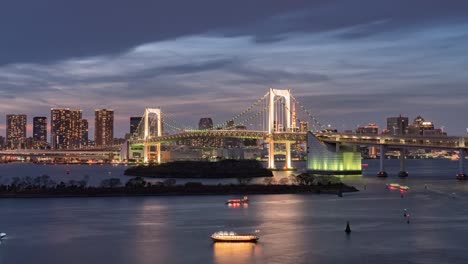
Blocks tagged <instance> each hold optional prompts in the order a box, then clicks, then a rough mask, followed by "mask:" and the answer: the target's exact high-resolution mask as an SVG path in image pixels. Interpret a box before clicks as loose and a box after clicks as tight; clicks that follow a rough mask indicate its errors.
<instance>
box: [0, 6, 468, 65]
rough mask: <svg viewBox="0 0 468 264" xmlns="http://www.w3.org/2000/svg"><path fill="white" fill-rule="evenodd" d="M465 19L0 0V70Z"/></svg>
mask: <svg viewBox="0 0 468 264" xmlns="http://www.w3.org/2000/svg"><path fill="white" fill-rule="evenodd" d="M466 16H468V2H466V1H458V0H453V1H444V0H413V1H403V0H399V1H385V0H360V1H346V0H343V1H318V0H315V1H282V0H257V1H219V0H200V1H183V0H174V1H153V0H141V1H137V2H133V1H126V0H100V1H91V0H82V1H64V0H35V1H29V0H6V1H2V3H1V6H0V32H2V41H0V50H2V53H1V55H0V65H1V64H7V63H15V62H46V61H54V60H60V59H64V58H70V57H83V56H93V55H102V54H114V53H119V52H124V51H126V50H127V49H129V48H132V47H134V46H137V45H140V44H143V43H148V42H153V41H160V40H166V39H174V38H177V37H181V36H186V35H193V34H200V33H206V32H217V33H219V34H226V35H236V34H237V35H252V36H255V39H256V40H257V41H259V42H271V41H278V40H281V39H283V38H282V37H281V35H282V34H284V33H291V32H324V31H330V30H336V29H341V28H346V27H353V26H358V25H366V24H369V23H374V22H376V21H388V22H387V23H385V26H381V27H378V28H359V29H356V30H354V31H353V32H348V33H346V34H343V35H342V37H345V38H357V37H364V36H367V35H369V34H375V33H381V32H382V31H385V30H389V29H394V28H399V27H407V26H409V25H412V24H414V23H429V22H432V21H434V20H438V19H457V18H466Z"/></svg>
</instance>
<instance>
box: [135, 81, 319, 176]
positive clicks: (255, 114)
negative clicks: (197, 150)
mask: <svg viewBox="0 0 468 264" xmlns="http://www.w3.org/2000/svg"><path fill="white" fill-rule="evenodd" d="M296 106H297V107H298V108H299V109H300V111H299V112H296ZM298 113H300V114H301V115H302V117H301V119H302V120H304V121H307V122H303V123H299V124H297V122H296V120H297V119H299V118H298ZM309 121H311V122H310V124H311V125H312V126H314V128H315V129H316V130H321V129H322V128H323V127H322V125H321V124H320V122H318V120H317V119H316V118H315V117H314V116H313V115H312V114H311V113H310V112H309V111H308V110H307V109H306V108H305V107H304V106H303V105H302V104H300V103H299V102H298V101H297V100H296V98H294V97H293V96H292V95H291V91H290V90H279V89H270V90H269V91H268V92H267V93H266V94H265V95H264V96H263V97H261V98H260V99H258V100H257V101H256V102H255V103H254V104H252V105H251V106H249V107H248V108H247V109H245V110H243V111H241V112H240V113H239V114H237V115H236V116H234V117H233V118H231V119H229V120H227V121H225V122H223V123H221V124H217V125H214V126H213V129H209V130H195V129H193V128H190V127H188V126H183V125H180V124H181V123H180V122H177V121H175V120H174V119H173V118H172V117H171V116H168V115H167V114H165V113H164V112H162V111H161V109H160V108H146V109H145V112H144V114H143V116H142V120H141V122H140V124H139V125H138V128H137V129H136V130H137V131H136V133H134V135H133V136H132V138H131V139H130V140H129V146H130V148H131V146H135V145H142V149H143V160H144V162H157V163H160V162H161V144H162V143H166V142H173V141H178V140H185V139H198V138H202V139H210V138H244V139H263V140H265V142H267V143H268V144H269V147H268V151H269V152H268V167H269V168H275V162H274V155H275V147H274V145H275V144H284V145H285V154H286V167H287V168H292V167H291V143H294V142H296V141H304V140H305V138H306V133H305V131H308V130H309V129H310V128H309V127H308V124H309ZM301 125H302V127H301ZM306 125H307V127H306ZM163 126H164V128H165V129H166V128H168V129H172V130H173V131H174V133H172V134H169V135H163V133H162V127H163ZM247 127H248V128H249V129H247ZM127 152H130V151H128V150H127Z"/></svg>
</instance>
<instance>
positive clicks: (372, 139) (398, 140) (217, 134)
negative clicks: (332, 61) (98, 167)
mask: <svg viewBox="0 0 468 264" xmlns="http://www.w3.org/2000/svg"><path fill="white" fill-rule="evenodd" d="M313 134H314V135H315V136H316V137H317V138H319V139H320V140H321V141H324V142H328V143H343V144H353V145H370V146H376V145H385V146H386V147H387V148H428V149H460V148H467V146H468V137H449V136H419V135H415V136H413V135H404V136H389V135H357V134H342V133H313ZM198 138H245V139H264V140H268V139H272V140H273V141H274V142H278V143H281V142H284V141H306V140H307V133H306V132H274V133H273V134H271V135H268V132H266V131H255V130H187V131H184V132H182V133H178V134H172V135H163V136H161V137H152V138H149V139H148V140H147V141H146V142H147V143H150V144H151V143H167V142H174V141H178V140H186V139H198ZM130 143H132V144H143V143H145V141H144V140H142V139H137V140H131V141H130Z"/></svg>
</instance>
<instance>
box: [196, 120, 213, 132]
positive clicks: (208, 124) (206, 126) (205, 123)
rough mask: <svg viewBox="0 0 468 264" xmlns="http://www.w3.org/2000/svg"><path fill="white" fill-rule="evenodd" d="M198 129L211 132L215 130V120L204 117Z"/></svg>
mask: <svg viewBox="0 0 468 264" xmlns="http://www.w3.org/2000/svg"><path fill="white" fill-rule="evenodd" d="M198 129H200V130H211V129H213V120H212V119H211V117H202V118H200V121H199V122H198Z"/></svg>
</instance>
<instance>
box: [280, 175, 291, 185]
mask: <svg viewBox="0 0 468 264" xmlns="http://www.w3.org/2000/svg"><path fill="white" fill-rule="evenodd" d="M279 184H280V185H288V184H289V179H288V178H287V177H284V178H281V179H280V180H279Z"/></svg>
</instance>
